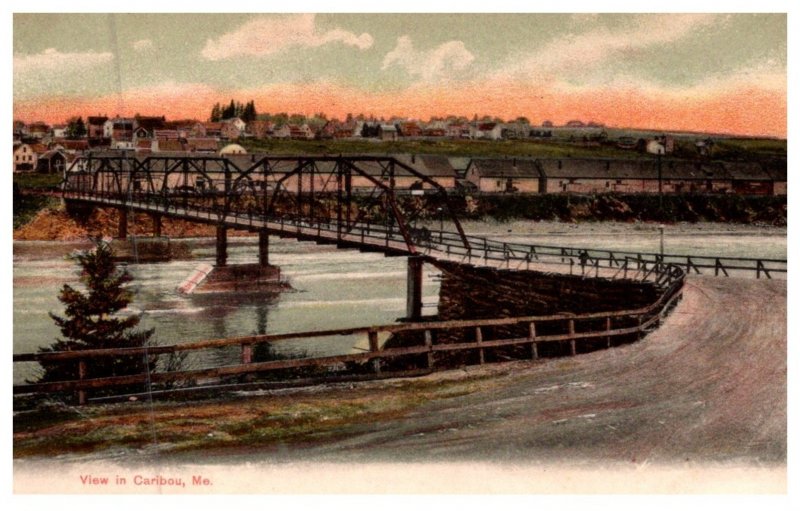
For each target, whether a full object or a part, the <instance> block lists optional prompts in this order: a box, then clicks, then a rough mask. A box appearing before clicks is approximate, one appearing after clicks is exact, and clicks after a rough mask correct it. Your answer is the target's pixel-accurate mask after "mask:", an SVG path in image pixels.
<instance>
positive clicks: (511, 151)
mask: <svg viewBox="0 0 800 511" xmlns="http://www.w3.org/2000/svg"><path fill="white" fill-rule="evenodd" d="M242 145H243V146H244V147H245V148H246V149H247V150H248V151H251V152H270V153H286V154H301V153H311V154H338V153H345V154H347V153H378V154H381V153H417V154H443V155H447V156H471V157H487V156H520V157H524V156H531V157H540V158H548V157H549V158H570V157H590V156H595V157H597V156H605V157H615V158H637V157H639V156H641V155H640V154H639V153H637V152H635V151H623V150H621V149H617V148H616V147H611V146H602V147H581V146H578V145H574V144H568V143H566V142H555V141H553V142H550V141H548V142H544V141H528V140H525V141H519V140H499V141H491V140H453V139H443V140H408V141H406V140H403V141H397V142H379V141H377V140H374V141H369V140H309V141H303V140H248V141H244V142H242Z"/></svg>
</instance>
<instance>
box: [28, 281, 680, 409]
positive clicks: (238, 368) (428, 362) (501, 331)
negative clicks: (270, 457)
mask: <svg viewBox="0 0 800 511" xmlns="http://www.w3.org/2000/svg"><path fill="white" fill-rule="evenodd" d="M659 274H660V278H659V280H660V284H661V285H660V286H659V287H660V288H661V289H662V290H663V292H662V294H661V295H660V297H659V299H658V300H657V301H656V302H655V303H653V304H651V305H649V306H647V307H644V308H639V309H634V310H623V311H612V312H598V313H589V314H555V315H548V316H525V317H513V318H497V319H481V320H460V321H433V322H420V323H405V324H403V323H399V324H397V323H396V324H390V325H380V326H372V327H360V328H346V329H335V330H318V331H309V332H297V333H286V334H267V335H253V336H245V337H234V338H227V339H210V340H202V341H195V342H188V343H181V344H172V345H164V346H151V347H142V348H118V349H96V350H81V351H63V352H49V353H25V354H16V355H14V357H13V360H14V362H15V363H24V362H45V361H47V362H49V363H52V362H60V363H65V364H70V363H71V364H75V363H77V365H78V371H77V374H78V375H79V377H78V379H77V380H70V381H57V382H47V383H29V384H21V385H15V386H14V394H15V395H20V394H41V393H52V392H77V395H78V396H77V397H78V402H79V403H80V404H84V403H86V400H87V392H90V391H92V390H101V389H110V388H114V387H120V386H130V385H139V384H141V385H146V386H147V389H148V390H157V389H159V388H163V387H164V386H165V385H175V384H181V385H185V386H190V387H192V386H195V387H196V386H199V385H201V383H199V382H202V381H205V382H212V381H220V380H224V379H226V378H230V377H239V376H243V375H255V374H258V373H269V372H270V371H279V370H287V369H301V368H313V369H316V370H324V371H329V370H330V368H332V367H336V366H340V367H341V366H342V365H343V364H355V365H356V366H359V367H360V368H361V369H362V370H363V369H366V370H368V371H370V372H373V373H381V374H384V375H386V376H390V375H392V374H395V373H394V372H392V371H386V370H385V369H386V368H387V367H391V366H392V363H393V362H395V361H397V360H399V359H401V358H403V357H405V359H406V360H409V357H412V358H413V360H411V361H410V363H412V364H413V367H406V368H405V369H406V370H409V369H410V370H419V369H428V370H436V369H447V368H448V367H450V366H449V365H448V364H447V363H442V362H444V361H442V360H440V361H437V359H439V358H440V357H444V356H446V355H447V354H456V353H461V354H465V353H477V361H478V363H480V364H483V363H485V362H487V361H488V359H487V356H486V354H487V353H489V352H491V350H496V349H499V348H504V347H515V346H516V347H524V348H527V353H528V356H529V357H530V358H531V359H537V358H539V356H540V348H541V347H542V346H548V345H553V343H558V344H560V345H562V346H564V347H565V348H566V349H567V350H568V351H567V352H568V354H569V355H573V356H574V355H576V354H578V353H579V352H584V351H588V350H590V349H598V347H599V348H610V347H611V346H612V345H614V344H615V339H631V338H633V339H634V340H635V339H640V338H641V337H642V336H643V335H644V334H645V333H646V332H647V331H648V330H650V329H651V328H652V327H653V326H654V325H656V324H657V323H658V322H660V321H661V319H662V318H663V317H664V316H665V314H666V313H667V311H668V310H669V309H670V308H671V307H672V306H673V305H674V304H675V302H676V301H677V300H678V299H679V298H680V296H681V295H682V289H683V284H684V280H685V272H684V271H683V270H682V269H681V268H679V267H675V266H664V267H662V268H659ZM519 332H524V334H523V335H520V334H519ZM381 334H384V336H385V335H386V334H389V335H402V336H403V338H404V339H412V341H413V342H411V344H410V345H405V346H402V347H385V348H384V347H381V345H380V343H379V338H380V336H381ZM336 335H358V336H363V337H365V338H366V339H365V340H366V341H367V343H366V345H367V346H369V348H368V351H365V352H362V353H350V354H345V355H336V356H327V357H313V358H297V359H287V360H270V361H265V362H258V361H254V357H253V353H254V348H255V347H256V346H258V345H260V344H270V343H277V342H286V341H292V340H297V339H308V338H315V337H326V336H336ZM442 339H446V341H445V342H440V340H442ZM454 339H455V340H456V341H457V342H453V340H454ZM598 345H599V346H598ZM230 346H238V347H239V349H240V350H241V360H240V363H239V364H235V365H228V366H223V367H214V368H206V369H195V370H180V371H155V372H150V373H142V374H132V375H125V376H112V377H103V378H86V377H85V375H86V374H87V373H88V371H87V369H88V368H89V365H90V364H92V363H93V362H94V361H96V360H98V359H101V358H108V357H123V356H141V357H149V356H152V355H163V354H173V353H185V352H190V351H197V350H209V349H215V348H223V347H230ZM362 372H363V371H362ZM401 372H402V371H401ZM329 374H332V373H329Z"/></svg>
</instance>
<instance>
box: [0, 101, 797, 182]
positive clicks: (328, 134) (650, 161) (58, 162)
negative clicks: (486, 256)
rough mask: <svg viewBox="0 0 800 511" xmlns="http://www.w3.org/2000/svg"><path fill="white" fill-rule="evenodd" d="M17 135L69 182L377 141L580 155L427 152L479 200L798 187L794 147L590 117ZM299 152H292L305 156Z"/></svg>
mask: <svg viewBox="0 0 800 511" xmlns="http://www.w3.org/2000/svg"><path fill="white" fill-rule="evenodd" d="M13 136H14V144H13V171H14V172H15V173H48V174H58V175H61V174H63V173H64V172H65V171H68V170H70V168H71V166H72V164H73V162H75V161H76V160H77V159H78V158H79V157H81V156H84V155H87V154H90V153H98V152H108V151H118V152H121V153H122V154H127V155H135V156H137V157H139V156H142V157H143V156H146V155H170V154H176V153H179V154H184V155H185V154H195V155H198V156H200V155H227V156H231V157H235V156H239V157H240V155H243V154H248V152H251V153H252V152H258V148H259V144H263V143H265V142H267V141H275V142H279V141H298V142H297V144H302V143H303V141H306V142H316V143H317V144H320V143H321V144H325V143H329V142H331V141H343V142H344V141H352V142H359V141H360V142H370V143H374V146H372V147H374V151H372V152H375V153H386V152H388V151H387V149H386V148H385V147H386V146H387V144H386V143H387V142H393V143H395V144H394V146H396V144H397V143H400V144H402V143H403V142H418V143H422V142H428V143H431V142H434V143H435V142H436V141H443V142H446V141H450V142H455V141H459V143H462V144H463V143H468V141H481V142H483V143H490V144H491V143H496V144H498V146H497V147H498V148H499V147H501V146H500V144H514V143H520V142H533V143H538V144H541V146H542V147H545V146H548V145H551V146H552V145H557V146H559V147H567V148H575V150H576V152H577V155H572V154H565V155H564V156H563V157H560V156H559V157H554V156H552V155H549V154H548V155H547V156H537V155H523V156H514V157H511V156H504V157H499V156H497V155H492V154H491V148H490V149H489V153H488V154H482V155H480V156H466V157H465V156H460V155H452V156H441V155H439V156H436V157H434V156H433V155H420V157H419V158H414V164H415V165H416V166H417V167H418V168H419V170H420V171H421V172H426V173H429V174H430V177H432V178H434V179H436V180H437V182H440V184H441V185H442V186H444V187H445V188H448V189H450V190H456V191H463V192H469V193H518V194H525V193H611V192H623V193H653V192H661V193H737V194H746V195H785V194H786V181H787V177H786V176H787V170H786V157H785V151H784V152H783V155H780V154H777V155H769V156H768V157H762V156H761V155H759V157H754V158H748V157H744V158H742V157H733V158H730V157H725V158H720V157H719V154H718V153H719V151H717V150H716V147H715V146H716V145H717V141H716V140H715V137H713V136H710V135H708V134H701V133H694V134H687V133H659V132H655V131H646V130H622V129H614V128H609V127H606V126H605V125H603V124H602V123H599V122H594V121H589V122H583V121H580V120H571V121H568V122H566V123H564V124H563V125H555V124H554V123H553V122H551V121H547V120H546V121H542V122H541V123H540V124H538V125H535V124H532V123H531V122H530V121H529V120H528V119H527V118H525V117H518V118H516V119H514V120H512V121H511V122H504V121H503V120H502V119H499V118H493V117H490V116H484V117H482V118H478V116H477V115H476V116H474V117H473V119H472V120H469V119H467V118H464V117H455V116H450V117H446V118H432V119H430V120H429V121H427V122H423V121H420V120H408V119H401V118H391V119H388V120H387V119H383V118H381V119H376V118H374V117H366V116H364V115H358V116H353V115H351V114H348V116H347V118H346V119H345V120H344V121H340V120H338V119H330V120H329V119H327V118H326V116H325V115H324V114H316V115H314V116H311V117H308V116H304V115H297V114H296V115H287V114H276V115H270V114H261V115H258V114H256V110H255V105H254V103H252V102H249V103H247V104H246V105H242V104H239V103H234V102H233V101H231V104H230V106H228V107H225V108H223V107H221V106H220V105H219V104H216V105H214V108H213V109H212V112H211V116H210V117H209V120H208V121H198V120H186V119H184V120H168V119H166V117H165V116H142V115H136V116H134V117H120V116H115V117H113V118H112V117H108V116H106V115H91V116H87V117H86V118H85V120H84V118H83V117H82V116H81V117H74V118H71V119H69V120H68V121H67V122H66V123H64V124H53V125H48V124H46V123H44V122H40V121H37V122H32V123H25V122H23V121H18V120H17V121H14V127H13ZM297 144H295V145H293V146H292V147H294V148H297V147H301V148H302V145H299V146H298V145H297ZM246 148H250V151H248V149H246ZM679 148H680V149H679ZM609 149H610V150H613V153H609ZM262 152H263V151H262ZM624 153H627V154H624ZM497 154H502V153H500V152H498V153H497ZM545 154H546V153H545ZM615 155H616V156H615ZM405 156H412V157H414V155H405Z"/></svg>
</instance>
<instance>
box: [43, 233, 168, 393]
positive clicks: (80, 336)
mask: <svg viewBox="0 0 800 511" xmlns="http://www.w3.org/2000/svg"><path fill="white" fill-rule="evenodd" d="M74 258H75V259H76V260H77V262H78V264H79V265H80V267H81V277H80V280H81V283H82V284H83V285H84V286H85V287H86V292H81V291H79V290H77V289H75V288H73V287H72V286H70V285H69V284H64V286H63V287H62V288H61V291H60V292H59V295H58V299H59V301H60V302H61V303H63V304H64V306H65V310H64V316H63V317H62V316H58V315H56V314H53V313H50V317H51V318H53V321H55V323H56V325H58V327H59V328H60V330H61V334H62V335H63V336H64V339H57V340H56V342H54V343H53V344H52V345H50V346H49V347H45V348H40V349H39V352H40V353H48V352H53V351H77V350H87V349H103V348H134V347H144V346H147V345H149V344H150V337H151V336H152V335H153V331H154V330H153V329H150V330H135V328H136V326H137V325H138V324H139V321H140V319H141V316H140V315H128V316H122V317H120V316H118V315H117V313H119V312H120V311H121V310H122V309H124V308H125V307H127V306H128V304H129V303H130V302H131V299H132V296H131V292H130V291H129V290H127V289H125V287H124V286H125V284H127V283H128V282H130V281H131V280H132V277H131V275H130V273H128V272H127V271H126V270H120V269H118V268H117V265H116V263H115V262H114V258H113V252H112V250H111V247H109V245H108V243H105V242H103V241H99V240H98V241H96V246H95V249H94V250H89V251H85V252H81V253H79V254H77V255H76V256H74ZM156 362H157V357H156V356H150V357H147V358H146V359H145V357H143V356H142V355H130V356H117V357H98V358H93V359H91V360H89V361H88V363H87V364H86V375H85V378H101V377H107V376H122V375H131V374H142V373H145V372H147V371H149V372H152V371H153V370H154V369H155V364H156ZM41 365H42V367H43V369H44V372H43V374H42V376H41V377H40V378H39V379H38V382H50V381H64V380H76V379H78V363H77V362H64V361H52V362H48V361H41ZM113 390H114V391H115V392H120V391H123V392H124V391H125V390H126V389H121V388H116V389H113ZM127 390H141V389H131V388H128V389H127Z"/></svg>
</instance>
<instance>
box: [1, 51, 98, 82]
mask: <svg viewBox="0 0 800 511" xmlns="http://www.w3.org/2000/svg"><path fill="white" fill-rule="evenodd" d="M113 59H114V55H113V54H112V53H109V52H103V53H100V52H94V51H89V52H83V53H62V52H60V51H58V50H56V49H55V48H48V49H46V50H44V51H43V52H42V53H37V54H35V55H14V75H15V77H19V76H23V75H28V74H32V73H39V72H54V73H61V72H68V71H78V70H84V69H89V68H92V67H95V66H99V65H102V64H105V63H107V62H111V61H112V60H113Z"/></svg>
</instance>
